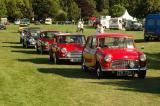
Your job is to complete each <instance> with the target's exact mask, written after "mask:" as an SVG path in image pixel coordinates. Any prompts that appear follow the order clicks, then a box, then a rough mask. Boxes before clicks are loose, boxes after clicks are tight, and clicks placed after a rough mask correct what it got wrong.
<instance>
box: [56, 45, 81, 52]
mask: <svg viewBox="0 0 160 106" xmlns="http://www.w3.org/2000/svg"><path fill="white" fill-rule="evenodd" d="M58 47H60V48H66V49H67V51H68V52H82V50H83V48H84V46H83V45H82V44H58Z"/></svg>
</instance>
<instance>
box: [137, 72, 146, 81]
mask: <svg viewBox="0 0 160 106" xmlns="http://www.w3.org/2000/svg"><path fill="white" fill-rule="evenodd" d="M138 77H139V78H142V79H144V78H145V77H146V70H143V71H140V72H138Z"/></svg>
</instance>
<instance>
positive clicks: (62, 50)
mask: <svg viewBox="0 0 160 106" xmlns="http://www.w3.org/2000/svg"><path fill="white" fill-rule="evenodd" d="M84 45H85V36H84V35H80V34H70V33H63V34H57V35H56V43H53V44H52V45H51V46H50V49H49V56H50V60H51V61H53V62H54V64H56V63H58V62H60V61H61V60H66V61H70V62H82V51H83V49H84Z"/></svg>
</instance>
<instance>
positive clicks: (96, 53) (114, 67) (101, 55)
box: [20, 28, 147, 78]
mask: <svg viewBox="0 0 160 106" xmlns="http://www.w3.org/2000/svg"><path fill="white" fill-rule="evenodd" d="M20 42H21V43H22V45H23V47H25V48H28V47H31V46H33V47H35V49H36V51H37V52H38V53H40V54H43V53H44V52H48V54H49V60H50V61H52V62H53V63H54V64H59V63H60V62H62V61H67V62H79V63H82V70H83V71H89V70H93V71H95V72H96V73H97V74H96V75H97V77H98V78H101V77H102V76H103V75H104V73H112V74H116V75H117V76H128V75H131V76H135V75H137V76H138V77H139V78H145V76H146V70H147V67H146V64H147V58H146V55H145V54H144V53H143V52H142V51H140V50H139V49H137V48H136V46H135V43H134V39H133V37H132V36H129V35H126V34H118V33H103V34H95V35H91V36H88V37H87V39H86V38H85V36H84V35H82V34H76V33H63V32H60V31H55V30H51V31H42V30H41V29H40V28H24V29H23V30H22V32H21V36H20Z"/></svg>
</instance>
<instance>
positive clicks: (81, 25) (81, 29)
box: [80, 21, 84, 33]
mask: <svg viewBox="0 0 160 106" xmlns="http://www.w3.org/2000/svg"><path fill="white" fill-rule="evenodd" d="M83 26H84V25H83V22H82V21H81V22H80V32H82V33H83V31H84V29H83Z"/></svg>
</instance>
